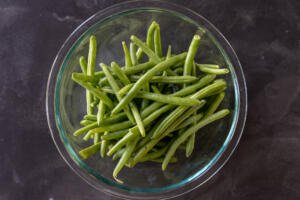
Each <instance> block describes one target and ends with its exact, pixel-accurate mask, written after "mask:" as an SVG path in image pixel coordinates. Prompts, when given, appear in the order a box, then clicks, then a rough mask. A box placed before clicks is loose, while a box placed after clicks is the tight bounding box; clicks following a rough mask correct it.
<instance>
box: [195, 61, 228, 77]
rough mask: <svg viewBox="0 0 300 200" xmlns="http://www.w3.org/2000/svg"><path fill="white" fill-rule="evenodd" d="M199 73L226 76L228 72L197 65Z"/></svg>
mask: <svg viewBox="0 0 300 200" xmlns="http://www.w3.org/2000/svg"><path fill="white" fill-rule="evenodd" d="M197 67H198V68H199V70H200V71H202V72H205V73H208V74H218V75H221V74H228V73H229V70H228V69H226V68H224V69H218V68H212V67H206V66H205V65H199V64H198V65H197Z"/></svg>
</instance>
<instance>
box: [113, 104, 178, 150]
mask: <svg viewBox="0 0 300 200" xmlns="http://www.w3.org/2000/svg"><path fill="white" fill-rule="evenodd" d="M173 107H174V106H173V105H166V106H163V107H161V108H160V109H158V110H155V111H154V112H152V113H151V114H150V115H149V116H147V117H146V118H145V119H144V120H143V124H144V126H148V125H149V124H150V123H151V122H153V121H154V120H156V119H157V118H158V117H159V116H161V115H162V114H163V113H165V112H167V111H168V110H170V109H172V108H173ZM112 126H113V125H111V126H110V127H112ZM115 126H116V127H120V125H119V124H117V125H115ZM125 128H128V127H125ZM125 128H124V127H122V129H125ZM119 130H121V129H119ZM138 130H139V129H138V127H137V126H134V127H133V128H131V129H130V131H129V133H128V134H126V135H125V136H124V137H123V138H122V139H121V140H119V141H118V142H117V143H116V144H115V145H114V146H113V147H112V148H111V149H110V150H109V152H108V153H107V155H108V156H110V155H112V154H114V153H115V152H116V151H117V150H119V149H120V148H122V147H123V146H124V145H125V144H126V143H127V142H128V141H129V140H131V139H132V138H135V137H137V136H138V135H139V132H138Z"/></svg>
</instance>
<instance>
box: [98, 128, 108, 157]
mask: <svg viewBox="0 0 300 200" xmlns="http://www.w3.org/2000/svg"><path fill="white" fill-rule="evenodd" d="M107 134H108V132H107V131H106V132H105V133H104V135H107ZM107 149H108V141H107V140H102V144H101V147H100V155H101V158H104V157H105V154H106V152H107Z"/></svg>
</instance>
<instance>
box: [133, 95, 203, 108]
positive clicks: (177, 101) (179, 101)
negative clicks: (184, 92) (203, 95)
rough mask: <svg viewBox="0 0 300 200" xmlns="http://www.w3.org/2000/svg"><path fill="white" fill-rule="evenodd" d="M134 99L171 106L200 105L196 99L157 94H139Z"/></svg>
mask: <svg viewBox="0 0 300 200" xmlns="http://www.w3.org/2000/svg"><path fill="white" fill-rule="evenodd" d="M136 98H143V99H149V100H152V101H157V102H162V103H167V104H173V105H181V106H195V105H199V104H200V101H199V100H197V99H191V98H188V97H174V96H170V95H163V94H157V93H146V92H139V93H138V94H137V95H136Z"/></svg>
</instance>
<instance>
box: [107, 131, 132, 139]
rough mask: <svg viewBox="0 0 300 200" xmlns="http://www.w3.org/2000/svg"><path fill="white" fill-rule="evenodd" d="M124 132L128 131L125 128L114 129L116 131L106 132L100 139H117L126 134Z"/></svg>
mask: <svg viewBox="0 0 300 200" xmlns="http://www.w3.org/2000/svg"><path fill="white" fill-rule="evenodd" d="M126 133H128V130H127V129H124V130H120V131H116V132H111V133H108V134H107V135H103V136H101V139H102V140H115V139H119V138H121V137H123V136H124V135H126Z"/></svg>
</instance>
